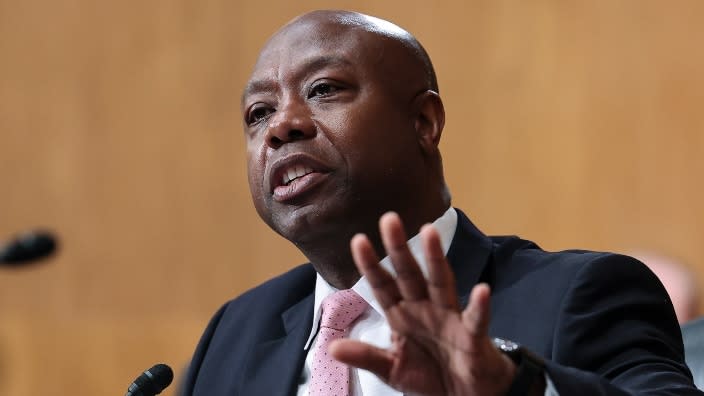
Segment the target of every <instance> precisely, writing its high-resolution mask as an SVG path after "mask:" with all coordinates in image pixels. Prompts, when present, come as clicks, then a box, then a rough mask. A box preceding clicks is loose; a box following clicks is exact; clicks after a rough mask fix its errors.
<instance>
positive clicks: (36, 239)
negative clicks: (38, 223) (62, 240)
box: [0, 231, 58, 266]
mask: <svg viewBox="0 0 704 396" xmlns="http://www.w3.org/2000/svg"><path fill="white" fill-rule="evenodd" d="M57 245H58V243H57V241H56V237H54V235H53V234H51V233H50V232H48V231H31V232H27V233H24V234H21V235H19V236H18V237H17V238H15V239H14V240H12V241H10V242H8V243H7V244H5V245H4V246H0V264H9V265H12V266H15V265H20V264H24V263H26V262H29V261H35V260H38V259H41V258H45V257H47V256H49V255H51V254H52V253H54V251H55V250H56V248H57Z"/></svg>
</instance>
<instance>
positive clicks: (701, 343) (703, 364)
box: [682, 318, 704, 389]
mask: <svg viewBox="0 0 704 396" xmlns="http://www.w3.org/2000/svg"><path fill="white" fill-rule="evenodd" d="M682 338H683V340H684V357H685V360H686V361H687V365H688V366H689V369H690V370H692V376H693V377H694V384H695V385H697V388H699V389H704V318H700V319H697V320H693V321H691V322H688V323H686V324H684V325H682Z"/></svg>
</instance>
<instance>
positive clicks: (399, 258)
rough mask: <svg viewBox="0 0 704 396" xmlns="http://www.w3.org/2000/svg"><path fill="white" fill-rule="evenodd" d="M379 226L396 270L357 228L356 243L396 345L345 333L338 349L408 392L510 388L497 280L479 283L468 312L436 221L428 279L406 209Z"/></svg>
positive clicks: (428, 230) (428, 233) (429, 241)
mask: <svg viewBox="0 0 704 396" xmlns="http://www.w3.org/2000/svg"><path fill="white" fill-rule="evenodd" d="M379 227H380V231H381V236H382V242H383V245H384V248H385V249H386V252H387V254H388V255H389V257H390V259H391V261H392V263H393V266H394V269H395V270H396V273H397V275H396V277H393V276H392V275H391V274H389V273H388V272H387V271H386V270H384V269H383V268H382V267H381V266H380V265H379V257H377V255H376V253H375V252H374V248H373V247H372V244H371V242H370V241H369V239H368V238H367V237H366V236H365V235H361V234H360V235H356V236H355V237H354V238H353V239H352V241H351V248H352V255H353V257H354V260H355V263H356V265H357V268H358V269H359V271H360V273H361V274H363V275H364V276H365V277H366V278H367V280H368V281H369V284H370V285H371V287H372V289H373V291H374V295H375V296H376V298H377V300H378V301H379V303H380V305H381V306H382V307H383V309H384V312H385V315H386V318H387V320H388V322H389V326H390V327H391V331H392V346H391V348H390V349H388V350H386V349H380V348H377V347H374V346H372V345H369V344H365V343H362V342H359V341H355V340H349V339H344V340H340V341H338V342H336V343H334V344H333V345H331V347H330V352H331V353H332V354H333V356H334V357H335V358H336V359H338V360H340V361H342V362H343V363H346V364H349V365H351V366H354V367H359V368H362V369H365V370H369V371H371V372H373V373H374V374H376V375H377V376H379V377H380V378H381V379H382V380H384V381H385V382H386V383H387V384H389V385H390V386H391V387H393V388H395V389H397V390H399V391H402V392H405V393H407V394H409V393H412V394H418V395H465V396H470V395H501V394H504V393H506V391H507V390H508V388H509V386H510V384H511V381H512V379H513V377H514V375H515V372H516V368H515V365H514V364H513V362H512V361H511V360H510V359H509V358H508V357H506V356H504V355H503V354H502V353H501V352H499V351H498V350H497V349H496V348H495V347H494V345H493V343H492V341H491V338H490V337H489V335H488V327H489V293H490V291H489V287H488V286H487V285H486V284H479V285H477V286H475V287H474V289H473V290H472V293H471V296H470V302H469V305H468V306H467V308H466V309H465V310H464V311H463V312H460V309H459V304H458V301H457V296H456V292H455V279H454V276H453V274H452V271H451V270H450V267H449V265H448V263H447V260H446V259H445V255H444V254H443V251H442V247H441V244H440V237H439V235H438V233H437V231H436V230H435V229H434V228H433V227H432V226H431V225H425V226H424V227H423V228H422V229H421V231H420V234H421V240H422V244H423V252H424V254H425V258H426V261H427V264H428V278H427V279H426V278H425V277H424V276H423V273H422V272H421V270H420V268H419V267H418V263H417V262H416V260H415V259H414V258H413V255H412V254H411V252H410V250H409V248H408V246H407V244H406V240H407V238H406V235H405V232H404V230H403V225H402V223H401V219H400V218H399V216H398V215H397V214H395V213H387V214H385V215H384V216H382V217H381V219H380V221H379Z"/></svg>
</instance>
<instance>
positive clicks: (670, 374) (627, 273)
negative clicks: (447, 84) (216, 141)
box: [185, 11, 699, 396]
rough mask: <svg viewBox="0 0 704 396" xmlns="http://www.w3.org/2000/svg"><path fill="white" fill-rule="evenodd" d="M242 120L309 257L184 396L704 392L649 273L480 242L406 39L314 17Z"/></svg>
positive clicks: (390, 30)
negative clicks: (445, 165)
mask: <svg viewBox="0 0 704 396" xmlns="http://www.w3.org/2000/svg"><path fill="white" fill-rule="evenodd" d="M242 113H243V118H244V129H245V139H246V143H247V154H248V174H249V184H250V189H251V193H252V198H253V200H254V204H255V207H256V209H257V212H258V213H259V215H260V216H261V218H262V219H263V220H264V221H265V222H266V223H267V224H268V225H269V226H270V227H271V228H272V229H273V230H275V231H276V232H278V233H279V234H281V235H282V236H283V237H285V238H286V239H288V240H289V241H291V242H292V243H294V244H295V245H296V246H297V247H298V248H299V249H300V250H301V251H302V252H303V253H304V254H305V255H306V257H307V258H308V259H309V260H310V264H305V265H303V266H299V267H297V268H294V269H293V270H291V271H289V272H288V273H286V274H284V275H282V276H280V277H277V278H275V279H272V280H271V281H269V282H266V283H264V284H263V285H261V286H259V287H257V288H255V289H253V290H250V291H248V292H246V293H245V294H243V295H242V296H240V297H238V298H237V299H235V300H233V301H230V302H229V303H227V304H226V305H225V306H224V307H223V308H222V309H221V310H220V311H219V312H218V313H217V314H216V315H215V317H214V318H213V320H212V321H211V323H210V325H209V326H208V328H207V330H206V331H205V334H204V335H203V338H202V340H201V342H200V344H199V346H198V349H197V351H196V353H195V356H194V358H193V361H192V364H191V367H190V371H189V374H188V377H187V379H186V382H185V392H186V394H189V395H191V394H192V395H208V396H217V395H291V394H299V395H308V394H310V395H320V394H336V395H346V394H352V395H362V394H364V395H397V394H401V392H405V393H406V394H420V395H504V394H509V395H519V394H520V395H525V394H536V395H541V394H546V393H547V394H554V393H555V392H557V393H559V394H561V395H580V394H581V395H599V394H604V395H606V394H608V395H625V394H672V395H675V394H677V395H684V394H699V393H698V392H697V391H696V389H695V388H694V387H693V384H692V380H691V374H690V373H689V370H688V369H687V367H686V366H685V364H684V357H683V351H682V340H681V336H680V333H679V327H678V326H677V322H676V319H675V316H674V312H673V310H672V306H671V305H670V304H669V302H668V300H667V294H666V293H665V291H664V289H663V288H662V286H661V285H660V283H659V282H658V281H657V279H656V278H655V277H654V275H653V274H652V273H651V272H649V271H647V270H646V269H645V268H644V267H643V266H642V264H640V263H639V262H637V261H635V260H633V259H630V258H628V257H624V256H616V255H610V254H599V253H591V252H583V251H571V252H562V253H547V252H544V251H542V250H540V249H539V248H538V247H537V246H536V245H534V244H532V243H531V242H528V241H524V240H521V239H518V238H516V237H499V238H496V237H487V236H485V235H483V234H482V233H481V232H480V231H479V230H477V229H476V228H475V227H474V226H473V225H472V223H471V222H470V221H469V219H467V217H466V216H465V215H464V214H463V213H462V212H461V211H459V210H456V209H454V208H452V207H451V206H450V195H449V193H448V189H447V187H446V185H445V182H444V178H443V172H442V163H441V156H440V152H439V150H438V143H439V141H440V136H441V133H442V130H443V125H444V109H443V105H442V101H441V99H440V96H439V95H438V87H437V82H436V78H435V73H434V71H433V68H432V65H431V63H430V60H429V58H428V56H427V54H426V52H425V50H424V49H423V48H422V47H421V46H420V44H419V43H418V42H417V41H416V40H415V38H414V37H413V36H412V35H410V34H409V33H408V32H406V31H404V30H403V29H401V28H399V27H397V26H395V25H393V24H391V23H389V22H386V21H383V20H380V19H377V18H373V17H369V16H366V15H361V14H357V13H351V12H342V11H317V12H312V13H309V14H306V15H303V16H301V17H299V18H297V19H295V20H293V21H292V22H290V23H289V24H287V25H286V26H284V27H283V28H282V29H281V30H280V31H279V32H277V33H276V34H275V35H274V36H273V37H272V38H271V39H270V40H269V42H268V43H267V44H266V45H265V47H264V49H263V50H262V52H261V54H260V56H259V59H258V60H257V63H256V65H255V67H254V72H253V73H252V76H251V78H250V80H249V83H248V84H247V86H246V88H245V91H244V94H243V97H242ZM429 223H432V225H427V224H429ZM421 227H422V230H421V231H420V234H419V235H417V236H415V237H413V238H411V239H410V240H408V241H407V235H415V234H417V233H418V230H419V229H421ZM385 254H388V257H387V258H385V259H384V260H383V261H382V262H381V263H380V261H379V257H380V256H384V255H385ZM392 273H395V275H391V274H392ZM490 300H491V303H490ZM465 306H466V308H463V307H465ZM340 307H342V308H343V309H342V310H338V308H340ZM345 307H349V309H346V308H345ZM345 309H346V310H345ZM333 311H334V312H335V314H334V315H333V314H331V312H333ZM493 337H503V338H505V339H508V340H509V341H507V340H494V339H493ZM512 341H513V342H517V343H520V344H522V345H523V347H518V346H517V345H516V344H515V343H513V342H512ZM343 363H344V364H343ZM348 365H349V366H352V367H355V368H354V369H351V370H350V369H349V368H348Z"/></svg>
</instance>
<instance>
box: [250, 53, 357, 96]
mask: <svg viewBox="0 0 704 396" xmlns="http://www.w3.org/2000/svg"><path fill="white" fill-rule="evenodd" d="M331 66H346V67H349V66H352V62H350V61H349V60H348V59H346V58H343V57H340V56H335V55H323V56H316V57H314V58H311V59H309V60H306V61H305V62H303V64H302V65H301V66H299V67H297V70H296V72H295V73H296V77H300V75H306V74H310V73H312V72H315V71H318V70H321V69H324V68H326V67H331ZM277 85H278V84H277V83H276V82H275V81H274V80H272V79H261V80H251V81H249V82H248V83H247V86H246V87H245V88H244V91H243V92H242V98H241V100H242V102H243V103H244V100H245V98H247V97H248V96H250V95H253V94H256V93H262V92H276V91H277V90H278V86H277Z"/></svg>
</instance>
